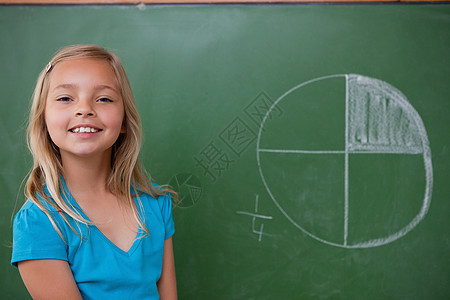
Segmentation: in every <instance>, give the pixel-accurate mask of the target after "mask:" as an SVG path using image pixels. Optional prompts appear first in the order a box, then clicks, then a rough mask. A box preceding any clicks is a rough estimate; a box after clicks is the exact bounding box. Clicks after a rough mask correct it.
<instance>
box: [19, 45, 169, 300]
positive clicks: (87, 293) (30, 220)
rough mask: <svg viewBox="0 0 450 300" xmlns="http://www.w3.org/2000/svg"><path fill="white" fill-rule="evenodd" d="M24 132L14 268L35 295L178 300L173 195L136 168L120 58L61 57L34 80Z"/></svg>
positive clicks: (131, 109) (73, 52)
mask: <svg viewBox="0 0 450 300" xmlns="http://www.w3.org/2000/svg"><path fill="white" fill-rule="evenodd" d="M27 133H28V143H29V147H30V150H31V153H32V154H33V159H34V165H33V168H32V170H31V171H30V175H29V177H28V181H27V184H26V187H25V195H26V197H27V198H28V201H27V202H26V203H25V205H24V206H23V207H22V208H21V210H20V211H19V212H18V213H17V215H16V217H15V219H14V226H13V237H14V240H13V254H12V261H11V262H12V264H13V265H14V266H17V267H18V269H19V272H20V275H21V276H22V279H23V281H24V283H25V286H26V287H27V289H28V291H29V292H30V294H31V296H32V297H33V298H34V299H159V297H161V299H176V298H177V291H176V280H175V264H174V257H173V247H172V235H173V234H174V231H175V227H174V223H173V218H172V204H171V197H170V194H171V193H172V191H171V190H169V189H167V188H164V187H162V186H156V185H154V184H151V182H150V178H149V177H148V176H147V175H146V173H145V171H144V170H143V169H142V168H141V165H140V163H139V161H138V156H139V150H140V146H141V143H142V141H141V139H142V134H141V122H140V118H139V114H138V112H137V110H136V105H135V102H134V99H133V95H132V91H131V87H130V84H129V82H128V78H127V76H126V73H125V70H124V69H123V66H122V64H121V62H120V61H119V59H118V58H117V56H115V55H114V54H112V53H110V52H109V51H107V50H105V49H103V48H101V47H98V46H90V45H76V46H70V47H66V48H64V49H62V50H61V51H59V52H58V53H57V54H56V55H55V56H54V57H53V59H52V60H51V61H50V63H49V64H48V65H47V67H46V68H45V69H44V70H43V71H42V72H41V73H40V75H39V78H38V81H37V85H36V88H35V91H34V95H33V102H32V107H31V112H30V120H29V126H28V132H27ZM172 194H173V193H172ZM174 195H175V194H174ZM175 196H176V195H175Z"/></svg>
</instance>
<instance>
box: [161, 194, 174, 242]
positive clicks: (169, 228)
mask: <svg viewBox="0 0 450 300" xmlns="http://www.w3.org/2000/svg"><path fill="white" fill-rule="evenodd" d="M158 204H159V207H160V208H161V215H162V217H163V221H164V227H165V235H164V239H168V238H170V237H171V236H172V235H173V234H174V233H175V223H174V221H173V216H172V199H171V198H170V195H162V196H159V197H158Z"/></svg>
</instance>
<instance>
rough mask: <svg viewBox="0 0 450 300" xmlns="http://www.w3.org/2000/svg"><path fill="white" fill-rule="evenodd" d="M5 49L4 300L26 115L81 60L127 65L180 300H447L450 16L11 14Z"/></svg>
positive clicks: (0, 134)
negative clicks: (63, 57) (42, 75)
mask: <svg viewBox="0 0 450 300" xmlns="http://www.w3.org/2000/svg"><path fill="white" fill-rule="evenodd" d="M0 37H1V42H0V91H1V96H0V97H1V100H0V139H1V151H0V154H1V155H0V167H1V168H0V194H1V202H0V205H1V210H0V211H1V218H0V226H1V230H0V240H1V248H0V257H1V259H0V290H1V294H2V298H4V299H27V297H28V296H27V292H26V289H25V287H24V286H23V284H22V282H21V280H20V276H19V274H18V272H17V271H16V270H15V269H13V268H12V267H10V266H9V259H10V255H11V248H10V246H11V240H12V233H11V216H12V214H13V212H14V211H17V210H18V208H19V207H20V205H21V203H23V201H24V199H23V196H22V193H21V191H20V190H19V189H20V186H21V181H22V179H23V178H24V177H25V175H26V173H27V171H28V169H29V168H30V166H31V163H32V161H31V157H30V155H29V154H28V152H27V149H26V143H25V138H24V135H25V125H24V120H25V118H26V115H27V111H28V107H29V99H30V97H31V93H32V90H33V86H34V83H35V80H36V78H37V74H38V73H39V71H40V70H41V69H42V68H43V66H45V65H46V64H47V62H48V60H49V59H50V57H51V56H52V54H53V53H54V52H55V51H56V50H57V49H58V48H60V47H62V46H65V45H68V44H76V43H92V44H100V45H103V46H105V47H107V48H108V49H111V50H113V51H115V52H116V53H117V54H118V55H119V57H120V58H121V59H122V61H123V63H124V65H125V68H126V70H127V72H128V75H129V78H130V81H131V83H132V86H133V90H134V93H135V97H136V101H137V104H138V108H139V110H140V113H141V116H142V118H143V126H144V132H145V144H144V148H143V152H142V160H143V162H144V164H145V166H146V167H147V168H148V169H149V171H150V173H151V174H152V176H153V177H154V180H155V181H156V182H157V183H169V182H170V183H171V184H172V185H173V186H174V187H175V188H176V189H177V190H178V191H179V192H180V198H181V200H182V201H181V203H180V204H179V206H178V207H177V208H175V210H174V218H175V223H176V234H175V236H174V251H175V258H176V269H177V280H178V293H179V297H180V299H326V298H332V299H448V298H449V297H450V285H449V282H450V272H449V266H450V233H449V228H450V218H449V212H450V211H449V209H450V204H449V203H450V202H449V198H450V185H449V184H448V181H449V178H450V152H449V151H450V118H449V115H450V99H449V95H450V84H449V79H450V6H449V5H445V4H444V5H211V6H210V5H191V6H190V5H186V6H178V5H173V6H171V5H168V6H146V7H145V6H142V5H141V6H1V7H0ZM18 191H19V192H18ZM16 199H17V204H16Z"/></svg>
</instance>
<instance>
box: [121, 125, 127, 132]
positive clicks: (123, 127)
mask: <svg viewBox="0 0 450 300" xmlns="http://www.w3.org/2000/svg"><path fill="white" fill-rule="evenodd" d="M126 132H127V128H126V127H125V124H122V128H120V133H126Z"/></svg>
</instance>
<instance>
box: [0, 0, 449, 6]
mask: <svg viewBox="0 0 450 300" xmlns="http://www.w3.org/2000/svg"><path fill="white" fill-rule="evenodd" d="M239 3H242V4H258V3H264V4H271V3H291V4H292V3H304V4H308V3H313V4H326V3H365V4H370V3H386V4H389V3H420V4H438V3H449V1H447V0H141V1H137V0H53V1H50V0H1V1H0V5H1V4H8V5H85V4H117V5H123V4H128V5H152V4H239Z"/></svg>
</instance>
